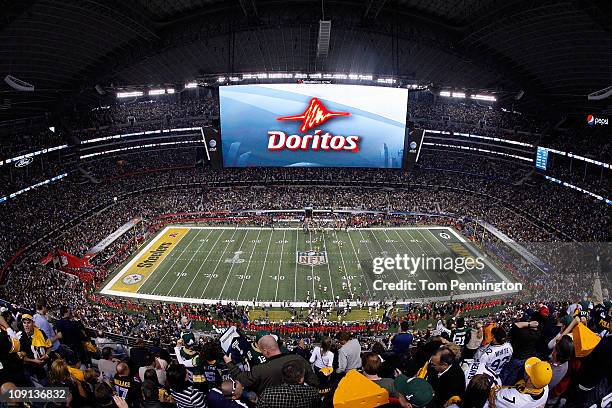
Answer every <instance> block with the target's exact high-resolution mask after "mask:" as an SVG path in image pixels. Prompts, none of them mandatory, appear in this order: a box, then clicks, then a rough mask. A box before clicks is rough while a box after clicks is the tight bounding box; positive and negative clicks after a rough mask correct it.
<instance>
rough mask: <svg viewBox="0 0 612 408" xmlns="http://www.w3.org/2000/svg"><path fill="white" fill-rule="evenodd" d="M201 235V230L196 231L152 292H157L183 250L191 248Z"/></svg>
mask: <svg viewBox="0 0 612 408" xmlns="http://www.w3.org/2000/svg"><path fill="white" fill-rule="evenodd" d="M188 233H189V232H188ZM198 235H200V231H198V232H196V233H195V236H194V237H193V238H191V241H189V243H188V244H187V246H186V247H185V248H183V250H182V251H181V252H180V253H179V254H178V255H177V257H176V259H175V260H174V261H173V262H172V265H170V267H168V269H166V273H164V276H163V277H162V278H161V279H160V280H159V281H157V285H155V287H154V288H153V290H152V291H151V293H153V292H155V291H156V290H157V288H158V287H159V284H160V283H162V282H163V281H164V280H165V279H166V276H167V275H168V272H170V270H171V269H172V267H173V266H174V265H175V264H176V261H178V260H179V258H180V257H181V255H183V252H185V250H186V249H187V248H189V246H190V245H191V243H192V242H193V241H194V240H195V239H196V237H197V236H198Z"/></svg>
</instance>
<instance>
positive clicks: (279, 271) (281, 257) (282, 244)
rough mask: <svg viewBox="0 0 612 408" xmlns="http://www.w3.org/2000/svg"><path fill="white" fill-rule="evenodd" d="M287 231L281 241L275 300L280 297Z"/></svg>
mask: <svg viewBox="0 0 612 408" xmlns="http://www.w3.org/2000/svg"><path fill="white" fill-rule="evenodd" d="M285 233H286V231H283V240H282V241H281V253H280V263H279V264H278V274H277V275H276V292H275V293H274V301H275V302H276V299H277V298H278V283H279V282H280V273H281V268H282V266H283V249H284V248H285Z"/></svg>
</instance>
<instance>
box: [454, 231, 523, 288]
mask: <svg viewBox="0 0 612 408" xmlns="http://www.w3.org/2000/svg"><path fill="white" fill-rule="evenodd" d="M448 230H449V231H450V232H451V233H452V234H453V235H454V236H455V237H457V238H458V239H459V240H460V241H461V242H463V243H464V244H465V246H466V247H467V248H468V249H469V250H470V251H472V254H474V255H476V256H477V257H481V258H482V259H483V260H484V263H485V264H487V266H488V267H489V268H491V270H492V271H493V272H494V273H495V274H496V275H497V276H498V277H499V278H500V279H501V280H502V282H508V283H510V279H508V277H507V276H506V275H504V273H503V272H502V271H500V270H499V269H498V268H497V266H495V265H494V264H493V263H492V262H491V261H489V259H488V258H487V257H485V256H481V255H482V254H481V253H480V251H479V250H478V249H477V248H475V247H474V246H473V245H472V243H471V242H469V241H466V240H465V239H464V238H463V237H462V236H461V235H459V234H457V232H456V231H455V230H454V229H452V228H448ZM518 292H519V291H518V290H514V291H507V293H518Z"/></svg>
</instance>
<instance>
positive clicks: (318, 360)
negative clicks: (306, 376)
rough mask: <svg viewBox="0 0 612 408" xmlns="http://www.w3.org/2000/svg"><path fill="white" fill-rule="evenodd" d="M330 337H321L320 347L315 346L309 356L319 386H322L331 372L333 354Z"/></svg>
mask: <svg viewBox="0 0 612 408" xmlns="http://www.w3.org/2000/svg"><path fill="white" fill-rule="evenodd" d="M331 346H332V342H331V337H327V336H325V337H323V338H322V339H321V345H320V346H315V348H314V349H313V350H312V355H311V356H310V363H311V364H312V367H313V369H314V371H315V373H316V374H317V377H319V385H321V386H324V385H325V384H327V382H328V380H329V376H330V374H331V373H332V371H333V366H334V353H332V352H331Z"/></svg>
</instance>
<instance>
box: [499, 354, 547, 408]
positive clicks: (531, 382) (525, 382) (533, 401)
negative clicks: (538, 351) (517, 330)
mask: <svg viewBox="0 0 612 408" xmlns="http://www.w3.org/2000/svg"><path fill="white" fill-rule="evenodd" d="M523 372H524V378H523V379H522V380H520V381H519V382H517V383H516V385H514V386H512V387H498V386H495V387H493V389H492V391H491V395H490V396H489V400H490V401H491V402H492V403H491V405H492V406H494V407H507V406H509V404H508V402H510V401H512V403H513V405H512V406H516V407H521V408H539V407H542V406H544V404H545V403H546V400H547V399H548V384H549V383H550V380H551V378H552V375H553V373H552V368H551V366H550V364H549V363H547V362H546V361H542V360H540V359H539V358H537V357H530V358H528V359H527V360H526V361H525V367H524V371H523Z"/></svg>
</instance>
